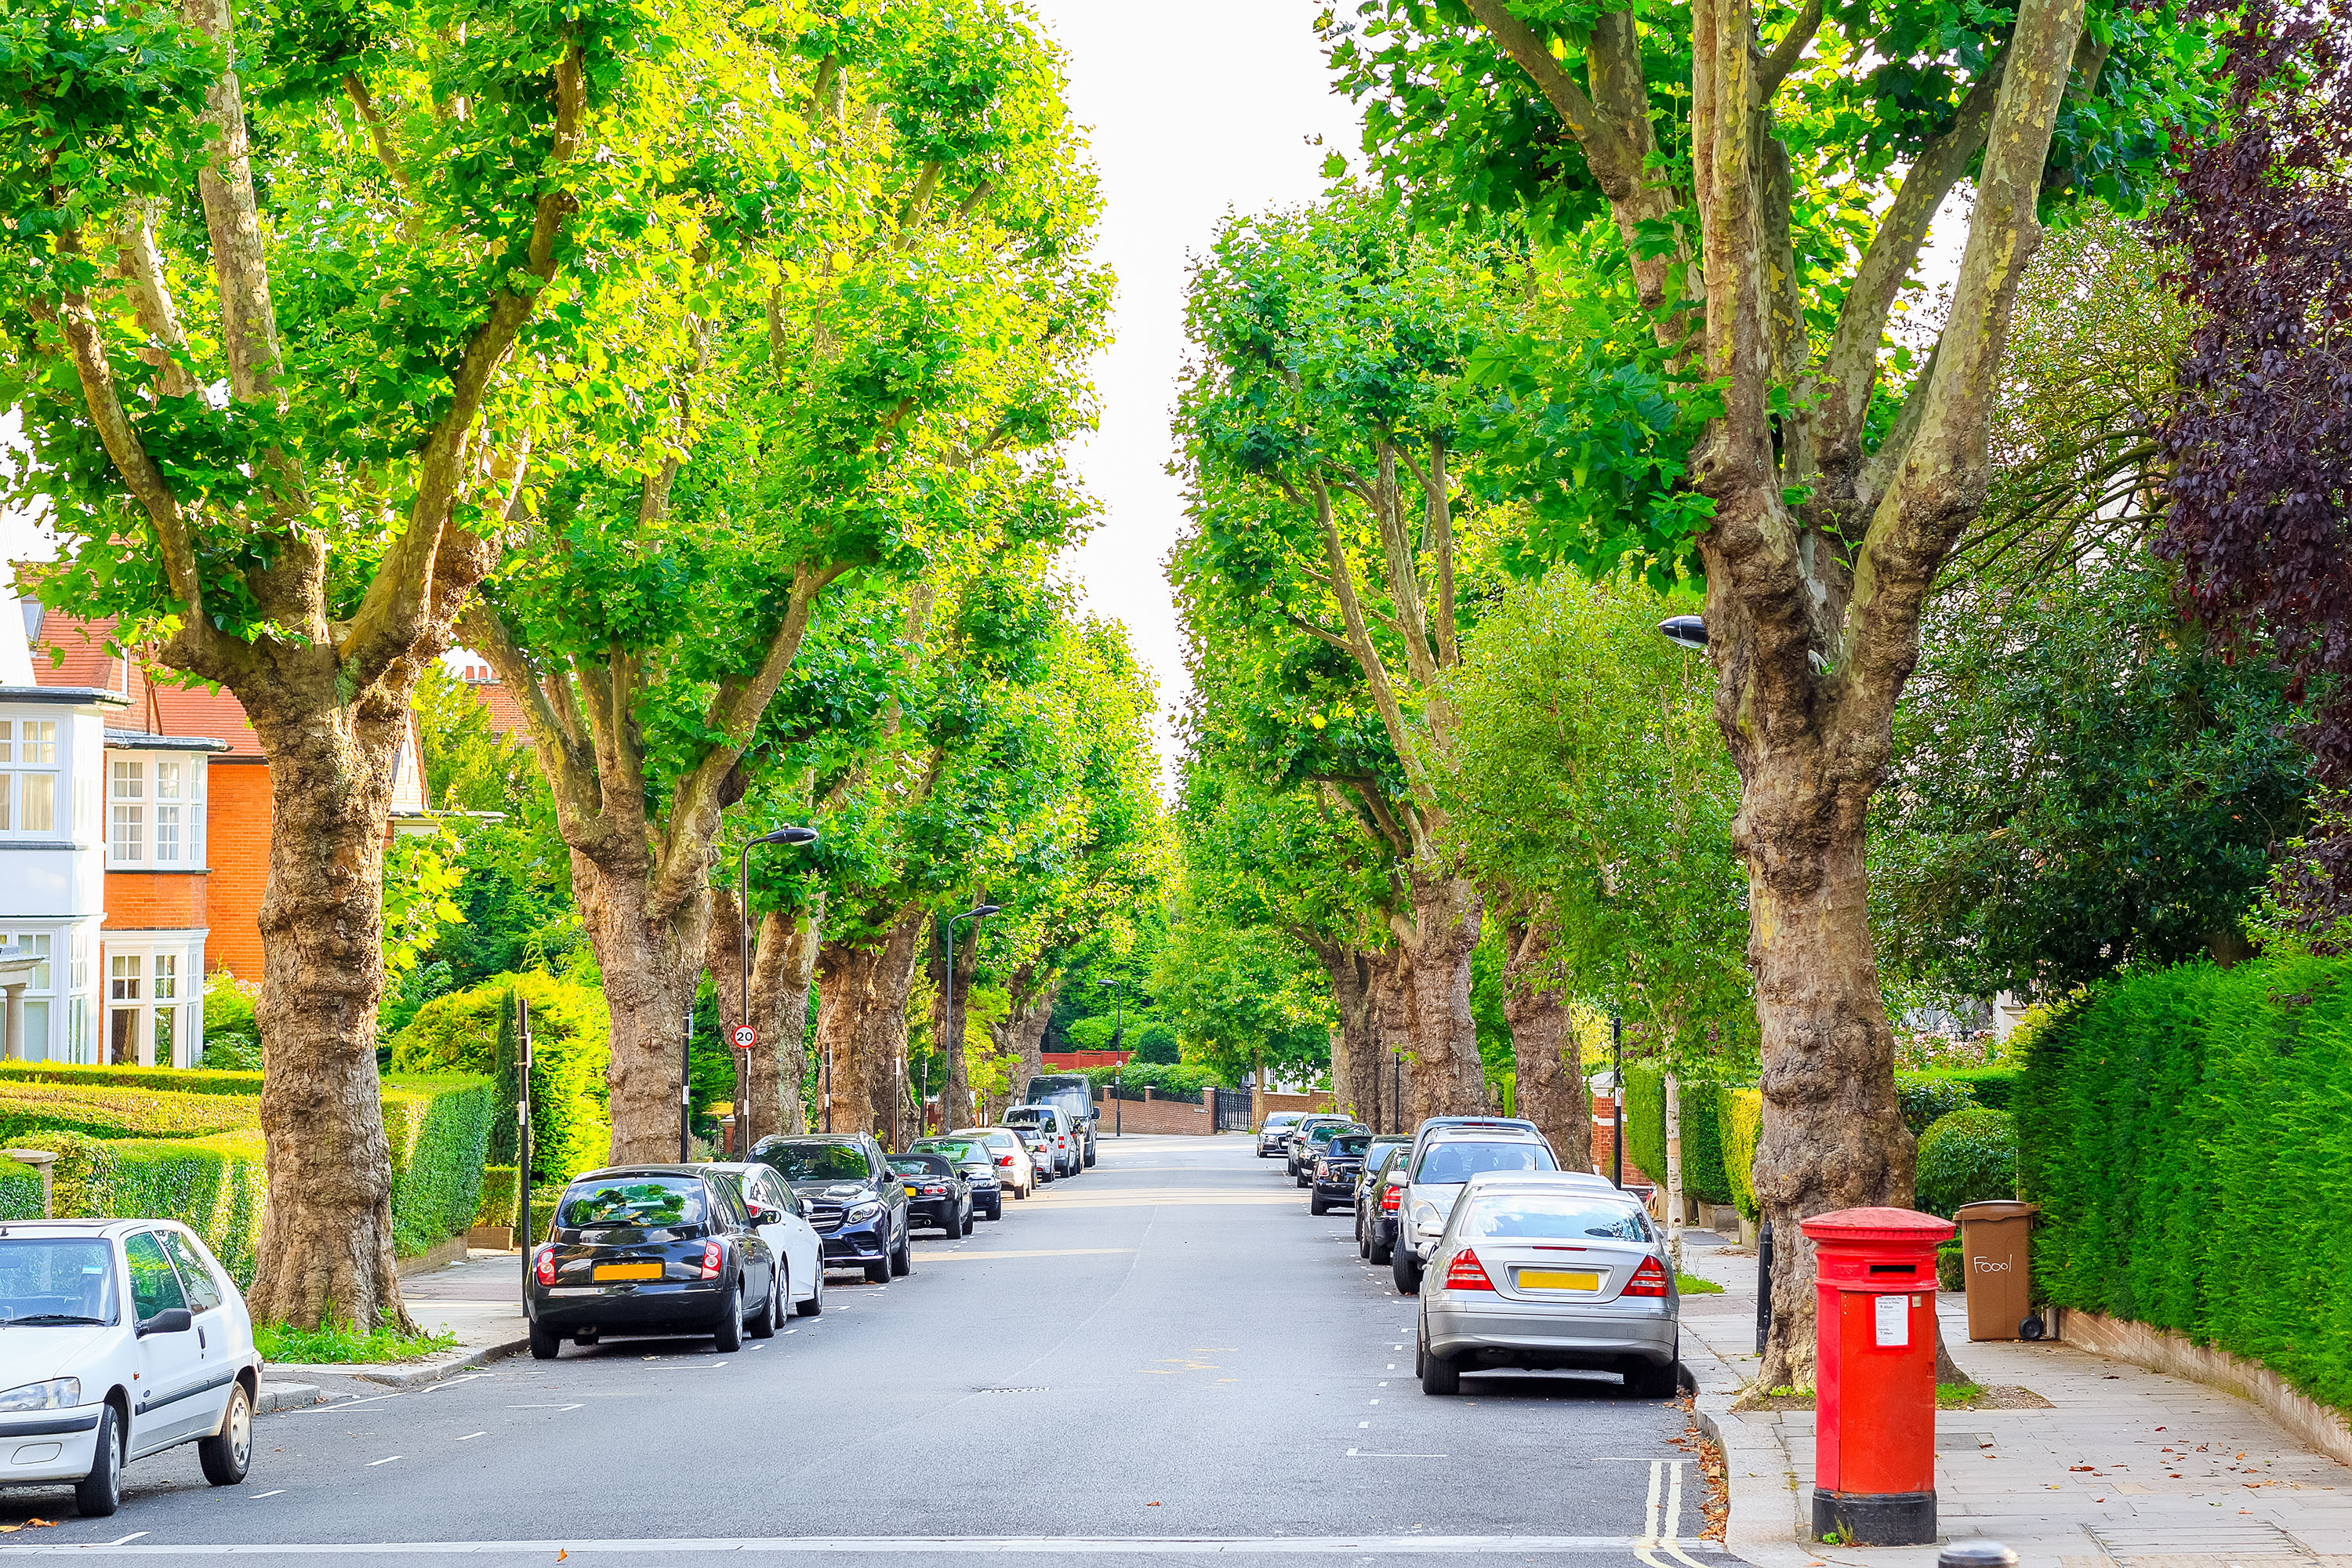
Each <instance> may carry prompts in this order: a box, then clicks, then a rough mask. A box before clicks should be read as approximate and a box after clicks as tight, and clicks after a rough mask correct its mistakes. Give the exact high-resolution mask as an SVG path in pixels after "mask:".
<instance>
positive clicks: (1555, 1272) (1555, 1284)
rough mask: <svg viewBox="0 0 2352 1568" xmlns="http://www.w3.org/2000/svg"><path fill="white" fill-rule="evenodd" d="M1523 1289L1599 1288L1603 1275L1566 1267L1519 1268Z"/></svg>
mask: <svg viewBox="0 0 2352 1568" xmlns="http://www.w3.org/2000/svg"><path fill="white" fill-rule="evenodd" d="M1519 1289H1522V1290H1598V1289H1601V1276H1600V1275H1598V1274H1588V1273H1584V1272H1582V1271H1580V1270H1570V1269H1564V1268H1522V1269H1520V1270H1519Z"/></svg>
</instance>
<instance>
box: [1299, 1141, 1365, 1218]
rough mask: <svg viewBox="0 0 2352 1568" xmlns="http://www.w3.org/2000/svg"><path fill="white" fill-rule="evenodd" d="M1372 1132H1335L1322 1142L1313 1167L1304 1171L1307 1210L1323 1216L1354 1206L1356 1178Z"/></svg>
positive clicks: (1312, 1213)
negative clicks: (1328, 1139)
mask: <svg viewBox="0 0 2352 1568" xmlns="http://www.w3.org/2000/svg"><path fill="white" fill-rule="evenodd" d="M1371 1142H1372V1135H1371V1134H1370V1133H1369V1132H1366V1131H1361V1130H1360V1129H1359V1130H1357V1131H1348V1132H1338V1133H1334V1134H1333V1135H1332V1138H1331V1141H1330V1142H1328V1143H1326V1144H1324V1145H1323V1152H1322V1153H1320V1154H1318V1155H1317V1156H1316V1159H1315V1165H1314V1168H1313V1169H1312V1170H1310V1171H1308V1172H1307V1213H1308V1214H1311V1215H1325V1214H1328V1213H1330V1212H1331V1211H1332V1210H1333V1209H1340V1208H1353V1207H1355V1206H1356V1180H1357V1178H1358V1177H1359V1176H1360V1175H1362V1174H1363V1170H1364V1151H1365V1149H1367V1148H1368V1147H1370V1144H1371Z"/></svg>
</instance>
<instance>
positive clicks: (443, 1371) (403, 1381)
mask: <svg viewBox="0 0 2352 1568" xmlns="http://www.w3.org/2000/svg"><path fill="white" fill-rule="evenodd" d="M529 1347H530V1334H529V1333H523V1334H519V1335H517V1336H516V1337H514V1338H513V1339H508V1340H493V1341H492V1342H489V1343H488V1344H484V1345H476V1346H475V1347H473V1348H472V1349H471V1350H469V1351H467V1352H466V1353H465V1354H463V1355H460V1356H453V1357H451V1358H450V1359H449V1360H447V1361H444V1362H431V1363H426V1364H425V1365H423V1366H394V1365H389V1364H385V1363H368V1362H350V1363H339V1362H272V1363H270V1370H271V1371H273V1372H278V1373H289V1374H293V1375H298V1376H301V1377H357V1378H363V1379H365V1380H366V1381H367V1382H369V1383H380V1384H383V1385H384V1386H385V1387H387V1388H422V1387H424V1386H425V1384H433V1383H439V1382H441V1381H442V1380H443V1379H445V1378H450V1377H455V1376H457V1374H458V1373H461V1372H473V1371H476V1370H477V1369H478V1368H480V1367H483V1366H487V1365H488V1364H489V1363H491V1362H494V1361H503V1360H505V1359H506V1358H507V1357H508V1356H510V1355H513V1354H515V1353H516V1352H519V1351H522V1350H525V1349H528V1348H529Z"/></svg>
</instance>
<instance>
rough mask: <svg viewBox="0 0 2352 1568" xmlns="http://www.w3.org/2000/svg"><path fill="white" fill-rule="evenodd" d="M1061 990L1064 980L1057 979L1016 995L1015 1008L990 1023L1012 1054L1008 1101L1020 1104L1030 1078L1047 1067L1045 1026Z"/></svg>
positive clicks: (1000, 1044)
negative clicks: (1011, 1074) (1026, 994)
mask: <svg viewBox="0 0 2352 1568" xmlns="http://www.w3.org/2000/svg"><path fill="white" fill-rule="evenodd" d="M1060 994H1062V983H1061V982H1060V981H1059V980H1055V982H1054V983H1053V984H1049V985H1047V986H1046V987H1045V989H1044V990H1042V991H1039V992H1036V993H1034V994H1031V995H1028V996H1016V997H1015V998H1014V999H1013V1011H1012V1012H1010V1013H1008V1014H1006V1015H1005V1016H1004V1017H1003V1019H1002V1020H1001V1021H999V1022H997V1023H994V1024H991V1025H990V1026H988V1032H989V1035H990V1037H992V1038H993V1039H994V1040H995V1041H996V1048H997V1049H998V1050H1000V1051H1002V1052H1003V1053H1004V1054H1005V1055H1006V1056H1009V1057H1011V1058H1013V1080H1012V1082H1011V1083H1010V1084H1009V1085H1008V1086H1007V1089H1008V1090H1009V1092H1010V1096H1011V1098H1010V1099H1009V1100H1007V1101H1006V1103H1007V1104H1009V1105H1018V1104H1020V1103H1021V1102H1022V1096H1023V1094H1024V1092H1025V1091H1026V1090H1027V1089H1028V1088H1029V1080H1030V1079H1033V1078H1035V1077H1038V1076H1039V1075H1040V1074H1042V1073H1043V1072H1045V1026H1046V1025H1048V1024H1050V1023H1052V1022H1053V1021H1054V999H1055V997H1057V996H1059V995H1060Z"/></svg>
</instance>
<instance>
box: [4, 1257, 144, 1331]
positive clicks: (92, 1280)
mask: <svg viewBox="0 0 2352 1568" xmlns="http://www.w3.org/2000/svg"><path fill="white" fill-rule="evenodd" d="M114 1313H115V1301H114V1248H113V1247H111V1246H110V1245H109V1244H108V1243H106V1242H103V1241H97V1240H83V1239H79V1238H75V1239H71V1240H68V1239H63V1238H50V1237H8V1238H7V1239H5V1240H0V1318H5V1320H6V1321H9V1322H12V1323H26V1324H36V1323H60V1324H64V1323H111V1322H113V1321H114Z"/></svg>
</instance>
